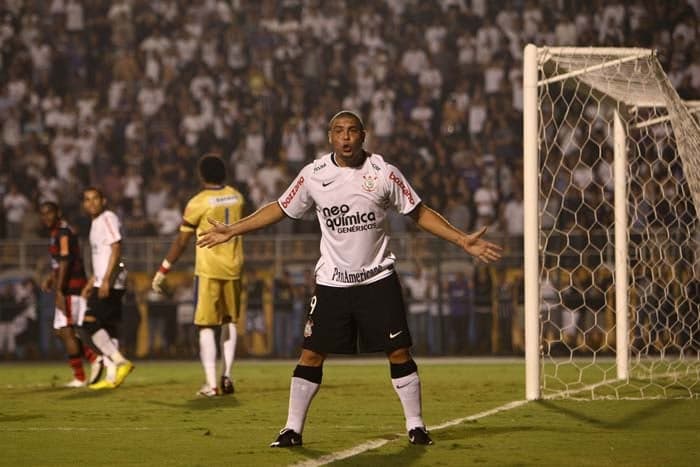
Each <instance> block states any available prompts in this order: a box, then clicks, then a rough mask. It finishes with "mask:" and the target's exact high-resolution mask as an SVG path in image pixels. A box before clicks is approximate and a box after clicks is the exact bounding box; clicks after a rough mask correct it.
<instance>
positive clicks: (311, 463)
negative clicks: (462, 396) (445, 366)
mask: <svg viewBox="0 0 700 467" xmlns="http://www.w3.org/2000/svg"><path fill="white" fill-rule="evenodd" d="M527 402H528V401H526V400H518V401H512V402H509V403H507V404H504V405H501V406H499V407H496V408H493V409H490V410H486V411H484V412H479V413H477V414H474V415H469V416H467V417H461V418H455V419H454V420H448V421H446V422H443V423H441V424H439V425H434V426H429V427H428V430H429V431H431V432H433V431H439V430H444V429H445V428H449V427H451V426H455V425H459V424H461V423H464V422H471V421H474V420H479V419H480V418H485V417H489V416H491V415H495V414H497V413H499V412H505V411H507V410H511V409H515V408H517V407H520V406H522V405H525V404H527ZM405 435H406V434H405V433H396V435H395V437H392V438H386V439H373V440H370V441H367V442H365V443H362V444H358V445H357V446H354V447H352V448H350V449H345V450H343V451H338V452H333V453H331V454H326V455H325V456H321V457H319V458H318V459H309V460H305V461H302V462H298V463H296V464H292V467H317V466H321V465H326V464H330V463H331V462H335V461H339V460H342V459H347V458H348V457H353V456H357V455H358V454H362V453H363V452H367V451H370V450H372V449H377V448H380V447H382V446H384V445H385V444H387V443H389V442H390V441H394V440H395V439H403V437H404V436H405Z"/></svg>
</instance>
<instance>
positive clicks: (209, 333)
mask: <svg viewBox="0 0 700 467" xmlns="http://www.w3.org/2000/svg"><path fill="white" fill-rule="evenodd" d="M199 359H200V360H201V361H202V367H203V368H204V377H205V378H206V380H207V386H209V387H210V388H212V389H214V388H216V387H217V385H216V339H215V337H214V329H212V328H199Z"/></svg>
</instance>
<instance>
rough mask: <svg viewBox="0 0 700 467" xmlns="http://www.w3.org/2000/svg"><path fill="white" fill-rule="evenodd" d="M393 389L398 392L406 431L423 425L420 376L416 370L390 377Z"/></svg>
mask: <svg viewBox="0 0 700 467" xmlns="http://www.w3.org/2000/svg"><path fill="white" fill-rule="evenodd" d="M391 384H392V386H394V391H396V394H398V396H399V399H400V400H401V405H402V406H403V413H404V416H405V417H406V431H410V430H412V429H413V428H416V427H419V426H420V427H422V426H425V423H423V416H422V414H421V394H420V378H419V377H418V373H417V372H415V371H414V372H413V373H411V374H410V375H406V376H402V377H401V378H391Z"/></svg>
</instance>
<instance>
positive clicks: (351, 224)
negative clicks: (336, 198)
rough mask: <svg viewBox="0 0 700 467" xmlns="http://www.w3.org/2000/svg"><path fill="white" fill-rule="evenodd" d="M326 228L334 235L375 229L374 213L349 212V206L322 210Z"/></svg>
mask: <svg viewBox="0 0 700 467" xmlns="http://www.w3.org/2000/svg"><path fill="white" fill-rule="evenodd" d="M321 212H322V213H323V217H324V218H325V219H326V220H325V222H326V227H328V228H329V229H331V230H333V231H334V232H336V233H350V232H362V231H364V230H371V229H376V228H377V217H376V214H374V212H372V211H370V212H359V211H356V212H354V213H351V212H350V206H348V205H347V204H342V205H340V206H331V207H327V208H323V209H322V211H321Z"/></svg>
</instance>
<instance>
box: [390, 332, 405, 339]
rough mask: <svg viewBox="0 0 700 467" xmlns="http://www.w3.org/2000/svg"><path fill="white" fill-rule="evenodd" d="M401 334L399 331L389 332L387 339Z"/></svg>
mask: <svg viewBox="0 0 700 467" xmlns="http://www.w3.org/2000/svg"><path fill="white" fill-rule="evenodd" d="M402 332H403V330H401V331H399V332H390V333H389V339H393V338H395V337H396V336H398V335H399V334H401V333H402Z"/></svg>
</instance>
